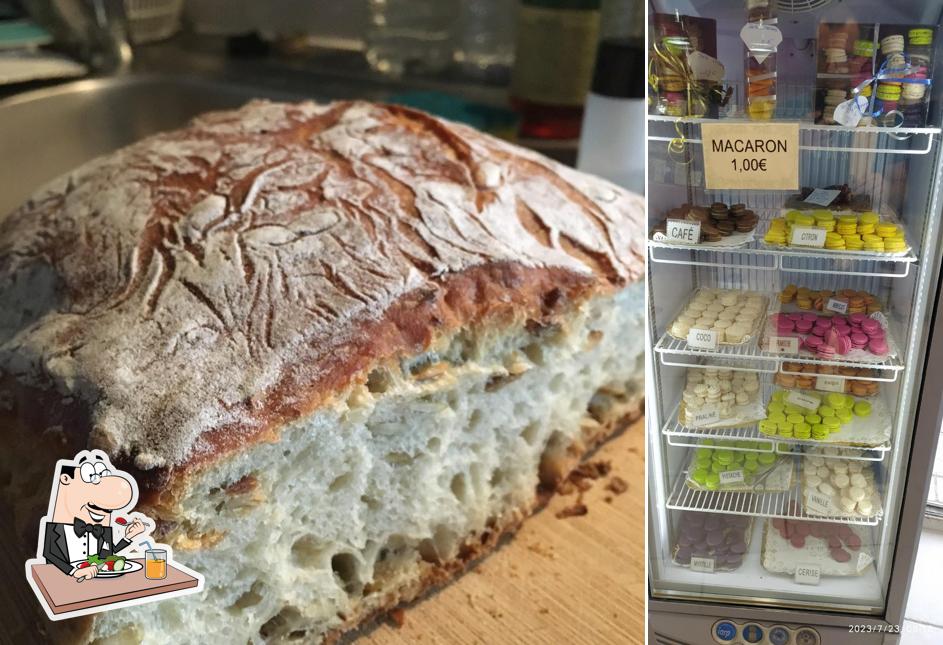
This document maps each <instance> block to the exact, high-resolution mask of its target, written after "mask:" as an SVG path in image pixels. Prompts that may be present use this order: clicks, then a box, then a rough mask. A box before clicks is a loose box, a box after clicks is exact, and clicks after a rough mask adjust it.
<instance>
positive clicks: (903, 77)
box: [851, 54, 931, 117]
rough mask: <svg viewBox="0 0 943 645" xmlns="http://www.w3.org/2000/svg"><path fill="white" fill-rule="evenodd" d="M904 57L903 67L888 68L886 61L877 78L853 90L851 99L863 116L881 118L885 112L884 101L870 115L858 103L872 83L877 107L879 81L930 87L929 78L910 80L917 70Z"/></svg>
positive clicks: (905, 56)
mask: <svg viewBox="0 0 943 645" xmlns="http://www.w3.org/2000/svg"><path fill="white" fill-rule="evenodd" d="M903 57H904V66H903V67H888V66H887V64H888V62H889V59H885V60H884V62H883V63H881V67H880V68H879V69H878V73H877V74H876V75H875V76H872V77H871V78H868V79H865V80H864V81H862V82H861V83H859V84H858V85H857V86H856V87H855V88H854V89H853V90H851V98H852V100H854V102H855V107H856V108H858V111H859V112H861V115H862V116H870V117H879V116H881V114H882V113H883V112H884V105H883V101H882V104H881V106H880V107H879V108H878V109H877V110H875V111H874V112H873V113H870V114H868V113H865V111H863V110H862V109H861V104H860V103H858V95H859V94H860V93H861V91H862V90H864V88H866V87H867V86H869V85H871V84H872V83H873V84H874V90H873V91H872V92H873V93H872V96H873V97H874V99H875V106H877V102H876V101H877V100H878V98H877V83H878V81H891V82H893V83H917V84H920V85H927V86H929V85H930V83H931V79H929V78H908V75H910V74H913V73H914V72H915V71H916V69H917V68H915V67H913V66H912V65H911V64H910V57H908V56H907V54H903ZM869 103H870V102H869Z"/></svg>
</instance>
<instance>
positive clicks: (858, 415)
mask: <svg viewBox="0 0 943 645" xmlns="http://www.w3.org/2000/svg"><path fill="white" fill-rule="evenodd" d="M892 427H893V418H892V416H891V413H890V411H889V410H888V408H887V405H885V403H884V401H883V400H882V399H881V398H876V399H874V400H871V401H866V400H864V399H859V398H856V397H853V396H851V395H849V394H841V393H838V392H828V393H824V392H812V391H805V390H785V389H776V390H774V391H773V392H772V395H771V396H770V399H769V402H768V403H767V405H766V418H765V419H763V420H762V421H760V422H759V424H758V429H759V431H760V434H762V435H764V436H767V437H770V438H773V437H779V438H783V439H798V440H801V441H810V442H816V443H821V444H828V445H833V446H848V447H854V448H879V447H882V446H885V445H887V444H888V442H889V441H890V439H891V429H892Z"/></svg>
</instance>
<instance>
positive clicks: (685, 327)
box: [668, 288, 769, 345]
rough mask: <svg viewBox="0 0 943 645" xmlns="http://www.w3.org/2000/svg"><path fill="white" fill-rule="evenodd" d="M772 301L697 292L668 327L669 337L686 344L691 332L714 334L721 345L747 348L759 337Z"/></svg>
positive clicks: (706, 290) (747, 294)
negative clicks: (697, 330) (699, 331)
mask: <svg viewBox="0 0 943 645" xmlns="http://www.w3.org/2000/svg"><path fill="white" fill-rule="evenodd" d="M768 306H769V299H768V298H767V297H766V296H765V295H764V294H762V293H758V292H754V291H739V290H736V289H709V288H700V289H697V290H696V291H695V292H694V293H693V294H692V295H691V297H690V298H688V300H687V302H685V304H684V306H683V307H682V308H681V312H680V313H679V314H678V315H677V316H676V317H675V318H674V320H673V321H672V323H671V325H669V326H668V335H669V336H671V337H673V338H676V339H678V340H684V341H686V340H687V339H688V334H689V333H690V331H691V330H692V329H699V330H706V331H714V332H716V333H717V343H718V344H719V345H745V344H747V343H749V342H751V341H755V340H756V339H757V338H758V337H759V332H760V329H761V328H762V325H763V319H764V318H765V317H766V314H767V310H768Z"/></svg>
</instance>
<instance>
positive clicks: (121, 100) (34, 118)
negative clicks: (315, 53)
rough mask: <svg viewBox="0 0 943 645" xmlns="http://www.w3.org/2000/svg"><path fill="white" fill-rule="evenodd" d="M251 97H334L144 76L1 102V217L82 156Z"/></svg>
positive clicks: (70, 86)
mask: <svg viewBox="0 0 943 645" xmlns="http://www.w3.org/2000/svg"><path fill="white" fill-rule="evenodd" d="M253 98H271V99H280V100H298V99H300V98H314V99H321V100H324V99H329V98H334V97H330V96H319V95H316V94H309V93H304V94H302V93H298V92H287V91H284V90H277V89H271V88H265V87H262V86H255V85H253V86H247V85H239V84H234V83H226V82H217V81H212V80H206V79H202V78H195V77H194V78H188V77H171V76H151V75H145V76H125V77H115V78H104V79H90V80H83V81H77V82H73V83H67V84H65V85H60V86H57V87H54V88H49V89H43V90H37V91H33V92H27V93H24V94H20V95H16V96H13V97H11V98H8V99H6V100H3V101H0V217H3V216H4V215H6V214H7V213H8V212H10V211H11V210H13V209H14V208H16V207H17V206H19V205H20V204H21V203H23V202H24V201H25V200H26V199H27V198H28V197H29V196H30V195H31V194H32V193H33V192H34V191H35V190H36V189H37V188H38V187H40V186H41V185H42V184H44V183H45V182H47V181H49V180H51V179H54V178H56V177H57V176H59V175H60V174H62V173H64V172H68V171H69V170H71V169H73V168H75V167H76V166H78V165H80V164H82V163H83V162H85V161H88V160H89V159H92V158H94V157H96V156H98V155H101V154H104V153H106V152H109V151H111V150H115V149H116V148H120V147H121V146H124V145H127V144H129V143H132V142H134V141H137V140H138V139H141V138H142V137H145V136H147V135H149V134H153V133H155V132H159V131H162V130H168V129H173V128H176V127H179V126H181V125H183V124H184V123H186V122H187V121H188V120H189V119H190V118H192V117H193V116H195V115H197V114H200V113H201V112H206V111H208V110H218V109H225V108H232V107H237V106H239V105H242V104H243V103H245V102H247V101H249V100H251V99H253Z"/></svg>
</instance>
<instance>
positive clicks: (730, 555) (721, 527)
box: [671, 511, 753, 571]
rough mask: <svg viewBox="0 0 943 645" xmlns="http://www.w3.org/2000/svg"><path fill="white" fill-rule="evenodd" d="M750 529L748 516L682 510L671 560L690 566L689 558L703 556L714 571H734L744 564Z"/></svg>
mask: <svg viewBox="0 0 943 645" xmlns="http://www.w3.org/2000/svg"><path fill="white" fill-rule="evenodd" d="M752 528H753V518H752V517H750V516H749V515H733V514H728V513H702V512H697V511H683V512H682V513H681V518H680V521H679V523H678V533H677V536H676V539H675V543H674V546H673V548H672V549H671V559H672V561H673V562H674V563H675V564H676V565H678V566H680V567H690V566H691V558H692V557H694V558H703V559H707V561H708V562H710V564H711V570H713V571H736V570H737V569H739V568H740V565H742V564H743V557H744V555H745V554H746V552H747V546H748V545H749V544H750V535H751V530H752Z"/></svg>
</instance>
